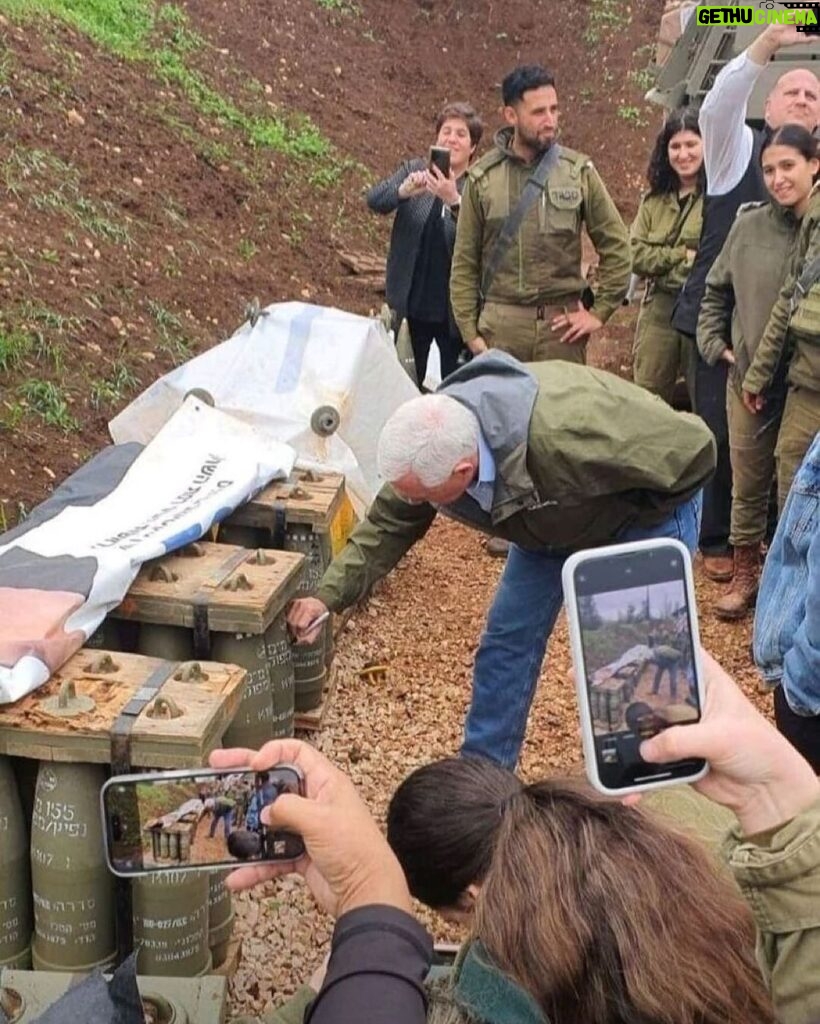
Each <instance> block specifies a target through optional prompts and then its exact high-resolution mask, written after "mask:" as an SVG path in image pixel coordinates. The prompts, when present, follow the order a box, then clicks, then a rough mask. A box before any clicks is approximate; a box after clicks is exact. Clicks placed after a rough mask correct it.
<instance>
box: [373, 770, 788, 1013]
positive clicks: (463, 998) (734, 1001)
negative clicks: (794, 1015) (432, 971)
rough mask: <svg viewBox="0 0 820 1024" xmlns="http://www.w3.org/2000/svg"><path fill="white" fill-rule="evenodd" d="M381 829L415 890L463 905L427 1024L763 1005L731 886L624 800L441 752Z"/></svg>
mask: <svg viewBox="0 0 820 1024" xmlns="http://www.w3.org/2000/svg"><path fill="white" fill-rule="evenodd" d="M388 841H389V842H390V845H391V846H392V847H393V850H394V852H395V853H396V855H397V857H398V859H399V862H400V863H401V865H402V867H403V868H404V871H405V875H406V876H407V880H408V884H409V887H410V891H411V893H412V894H413V895H414V896H416V897H418V898H419V899H421V900H423V901H424V902H427V903H429V904H431V905H433V906H435V907H436V908H437V909H439V910H440V911H442V912H443V913H444V916H446V917H449V918H450V919H452V918H453V917H459V918H461V919H462V920H463V919H464V917H465V915H466V913H467V912H468V911H469V908H470V907H471V906H472V905H474V916H473V924H472V936H471V938H470V940H469V941H468V943H467V944H466V945H465V946H464V947H463V948H462V951H461V953H460V954H459V959H458V961H457V964H456V968H455V971H454V976H453V978H452V979H451V980H450V981H448V982H447V983H446V984H445V985H443V986H441V985H439V986H436V987H434V988H433V989H432V992H431V1011H430V1013H429V1014H428V1024H465V1022H467V1021H469V1022H470V1024H477V1022H487V1024H496V1022H497V1021H498V1020H499V1017H498V1007H499V1006H501V1005H506V1006H509V1007H518V1010H516V1011H515V1012H512V1013H508V1014H505V1016H504V1017H503V1019H504V1021H505V1024H506V1022H509V1024H530V1022H535V1021H539V1022H545V1021H548V1022H549V1024H581V1022H583V1024H748V1022H751V1021H754V1022H756V1024H766V1022H774V1020H775V1017H774V1012H773V1009H772V1003H771V1000H770V998H769V995H768V994H767V992H766V989H765V986H764V984H763V981H762V979H761V976H760V972H759V968H758V966H757V963H756V961H755V956H754V950H755V928H754V922H753V920H752V916H751V914H750V913H749V910H748V908H747V906H746V904H745V903H744V902H743V900H742V899H741V897H740V895H739V892H738V890H737V887H736V886H734V885H733V884H732V883H731V881H730V880H729V879H728V878H727V877H726V876H724V875H723V874H721V873H719V872H718V870H717V867H716V865H715V864H714V862H713V859H712V858H711V856H710V854H709V853H708V852H707V850H706V848H705V847H703V846H701V845H700V844H699V843H698V842H696V841H694V840H691V839H689V838H687V837H685V836H684V835H682V834H681V833H678V832H676V831H674V830H673V829H671V828H667V827H666V826H664V825H662V824H661V823H660V822H659V821H658V820H657V819H656V818H654V817H653V816H651V815H650V814H648V813H643V812H642V811H641V810H640V809H639V808H633V807H624V806H623V805H621V804H620V803H617V802H613V801H611V800H606V799H605V798H603V797H600V796H598V795H597V794H593V793H592V792H591V791H588V790H586V789H585V788H584V787H583V786H582V785H580V784H576V783H574V782H572V781H563V780H562V781H557V780H546V781H543V782H537V783H534V784H532V785H528V786H525V785H523V784H522V783H521V782H520V781H519V780H518V779H516V777H515V776H514V775H513V774H512V773H511V772H509V771H507V770H506V769H504V768H501V767H499V766H498V765H496V764H495V763H493V762H491V761H485V760H480V759H467V758H459V759H456V758H450V759H447V760H445V761H440V762H437V763H435V764H431V765H427V766H425V767H423V768H420V769H419V770H418V771H416V772H414V773H413V774H412V775H411V776H410V777H409V778H408V779H406V780H405V782H404V783H403V784H402V785H401V786H400V787H399V789H398V790H397V792H396V794H395V795H394V797H393V800H392V801H391V804H390V808H389V811H388ZM459 889H460V891H456V890H459Z"/></svg>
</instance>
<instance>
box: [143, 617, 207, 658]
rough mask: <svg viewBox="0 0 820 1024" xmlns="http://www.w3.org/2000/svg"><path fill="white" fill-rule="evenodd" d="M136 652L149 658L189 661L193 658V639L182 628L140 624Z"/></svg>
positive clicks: (148, 623) (188, 632)
mask: <svg viewBox="0 0 820 1024" xmlns="http://www.w3.org/2000/svg"><path fill="white" fill-rule="evenodd" d="M137 650H138V652H139V653H140V654H146V655H148V657H151V658H165V659H166V661H190V660H191V659H192V658H193V656H194V637H193V634H192V633H191V631H190V630H189V629H183V628H182V626H163V625H160V624H159V623H155V622H142V623H140V638H139V644H138V646H137Z"/></svg>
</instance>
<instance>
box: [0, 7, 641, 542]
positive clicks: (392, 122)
mask: <svg viewBox="0 0 820 1024" xmlns="http://www.w3.org/2000/svg"><path fill="white" fill-rule="evenodd" d="M84 8H87V10H86V12H85V13H82V11H83V9H84ZM660 8H661V4H660V0H636V2H634V3H633V4H632V5H631V6H624V5H621V4H616V3H615V0H576V2H574V3H571V4H567V5H563V6H562V7H561V17H560V20H559V18H558V17H557V16H556V14H555V8H554V6H553V5H552V4H550V3H548V2H547V0H510V2H507V3H504V4H500V3H498V2H491V0H477V2H472V3H469V4H468V3H459V2H457V0H455V2H454V0H449V2H444V0H407V2H401V3H396V2H395V0H294V2H291V3H288V4H278V3H276V4H271V3H269V2H268V0H230V2H227V0H225V2H223V3H219V4H217V3H214V2H212V0H189V2H187V3H182V4H174V3H166V4H162V5H160V4H159V3H154V2H153V0H117V2H115V0H104V2H100V3H98V4H95V5H76V4H71V3H69V2H68V0H0V139H2V140H3V143H2V146H0V200H1V201H0V464H2V467H3V469H4V471H5V472H4V473H3V484H2V487H0V529H2V528H3V527H4V525H5V526H10V525H13V523H14V522H15V521H16V519H17V517H18V515H19V514H20V513H21V512H25V511H26V510H27V509H29V508H30V507H31V506H32V505H33V504H35V503H36V502H38V501H40V500H41V499H42V498H43V497H44V495H45V494H46V493H47V492H48V491H49V490H50V489H51V488H52V487H53V486H54V484H55V482H57V481H59V480H60V479H62V478H63V477H64V476H65V475H66V474H67V473H68V472H70V471H71V470H72V469H74V468H76V466H77V465H78V464H79V463H80V462H82V461H84V460H85V459H86V458H87V457H88V456H89V455H90V454H91V453H92V452H93V451H95V450H96V449H97V448H98V447H99V446H100V445H102V444H104V443H105V442H106V440H107V435H106V430H105V424H106V422H107V420H108V419H110V418H111V416H112V415H113V414H114V413H115V412H116V411H117V410H118V409H119V408H120V407H121V406H122V405H124V404H125V403H126V402H127V401H128V400H129V399H130V398H131V397H133V395H134V394H136V393H138V392H139V390H141V389H142V388H143V387H144V386H145V385H146V384H148V383H149V382H150V381H151V380H152V379H154V378H155V377H156V376H157V375H159V374H160V373H162V372H164V371H166V370H167V369H168V368H169V367H171V366H172V365H173V364H174V363H178V362H180V361H182V360H184V359H186V358H189V357H190V356H191V355H192V354H194V353H196V352H198V351H200V350H202V349H203V348H205V347H208V346H210V345H212V344H214V343H216V342H218V341H220V340H223V339H224V338H225V337H227V336H229V335H230V334H231V333H232V332H233V330H235V329H236V327H237V326H239V324H240V323H241V322H242V320H243V319H244V317H243V312H242V311H243V308H244V305H245V303H246V302H247V301H248V300H249V299H250V298H252V297H253V296H259V298H260V299H261V301H262V303H263V304H266V303H268V302H272V301H282V300H289V299H294V298H295V299H300V298H303V299H309V300H312V301H315V302H318V303H322V304H335V305H339V306H342V307H345V308H348V309H351V310H354V311H358V312H363V313H366V312H367V311H368V310H369V309H371V308H374V307H377V306H378V305H379V303H380V301H381V300H380V296H379V295H378V294H376V293H375V292H374V291H373V290H372V289H369V288H363V287H362V286H361V285H360V284H358V283H357V282H356V280H355V279H354V278H350V277H347V276H345V274H344V271H343V269H342V267H341V264H340V263H339V260H338V256H337V249H338V248H339V247H340V246H344V247H345V248H347V249H352V250H358V251H371V252H373V253H374V254H377V255H380V254H382V253H383V252H384V250H385V245H386V239H387V234H388V229H389V224H388V223H387V219H384V220H382V219H380V218H377V217H375V216H374V215H372V214H369V213H368V212H367V210H366V209H365V207H364V204H363V202H362V192H363V189H364V187H365V186H366V185H367V184H369V183H370V182H372V181H373V180H375V179H376V178H378V177H379V176H381V175H383V174H385V173H388V172H389V171H391V170H392V169H393V168H394V166H395V165H396V164H397V163H398V162H399V161H400V160H401V159H404V158H405V157H407V156H410V155H414V154H417V153H420V152H423V151H424V149H425V148H426V146H427V145H428V144H429V142H430V141H431V134H432V124H431V122H432V120H433V118H434V115H435V112H436V110H437V109H438V108H439V106H440V105H441V104H442V103H443V102H444V101H446V100H450V99H461V98H467V99H469V100H471V101H472V102H473V103H474V104H475V105H476V106H477V107H478V108H479V109H480V110H481V112H482V114H483V115H484V117H485V120H486V122H487V126H488V130H487V133H486V137H485V138H486V142H487V143H488V142H489V140H490V139H491V136H492V132H493V130H494V129H495V128H496V127H498V125H499V123H500V120H499V113H498V108H499V95H498V85H499V83H500V80H501V78H502V77H503V75H504V73H505V72H506V71H507V70H509V69H510V68H511V67H513V66H514V65H515V64H517V63H519V62H522V61H528V60H540V61H543V62H545V63H546V64H548V65H549V66H551V67H552V68H554V69H555V73H556V75H557V77H558V84H559V89H560V99H561V103H562V106H563V139H564V141H565V142H566V143H567V144H569V145H572V146H574V147H576V148H578V149H581V150H583V151H585V152H587V153H589V154H590V155H591V156H592V157H593V159H594V160H595V161H596V164H597V165H598V166H599V168H600V169H601V171H602V173H603V175H604V178H605V180H606V181H607V182H608V184H609V186H610V188H611V191H612V193H613V195H614V196H615V198H616V200H617V202H618V204H619V206H620V207H621V209H622V211H623V213H624V215H625V216H629V215H630V214H631V213H632V212H633V210H634V207H635V203H636V199H637V196H638V194H639V191H640V174H641V171H642V168H643V165H644V163H645V159H646V153H647V143H648V138H649V136H650V135H651V131H652V130H654V127H655V125H656V123H657V119H658V112H657V111H656V110H654V109H650V108H648V107H646V106H645V105H644V104H643V102H642V100H641V96H642V92H643V89H644V88H645V86H646V77H645V76H646V71H645V69H646V67H647V65H648V64H649V63H650V59H651V40H652V39H653V38H654V36H655V34H656V31H657V26H658V23H659V19H660V13H661V11H660ZM78 9H79V11H80V12H81V13H79V14H78V13H77V10H78ZM650 121H651V128H650ZM611 335H612V336H613V337H615V338H618V339H620V341H622V342H624V341H625V340H626V339H627V338H628V335H629V329H628V328H627V329H625V328H624V327H623V326H622V327H621V328H619V327H618V325H617V323H616V324H615V325H614V326H613V328H612V329H611ZM610 361H611V363H612V364H613V365H615V364H619V363H622V362H623V360H622V359H620V358H619V357H618V358H616V357H612V356H610Z"/></svg>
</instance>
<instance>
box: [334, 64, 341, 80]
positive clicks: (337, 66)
mask: <svg viewBox="0 0 820 1024" xmlns="http://www.w3.org/2000/svg"><path fill="white" fill-rule="evenodd" d="M333 74H334V75H335V76H336V77H337V78H339V77H340V76H341V74H342V69H341V68H340V67H339V65H338V64H337V65H336V67H335V68H334V69H333Z"/></svg>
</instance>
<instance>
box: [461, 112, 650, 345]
mask: <svg viewBox="0 0 820 1024" xmlns="http://www.w3.org/2000/svg"><path fill="white" fill-rule="evenodd" d="M511 141H512V128H502V129H501V131H499V132H498V133H497V135H496V137H495V147H494V148H493V149H492V150H490V152H489V153H487V154H486V155H485V156H483V157H482V158H481V159H480V160H478V161H477V162H476V163H475V164H474V165H473V166H472V167H471V168H470V170H469V171H468V172H467V184H466V186H465V188H464V193H463V195H462V198H461V207H460V210H459V215H458V225H457V231H456V243H455V249H454V251H453V264H452V270H451V272H450V300H451V302H452V306H453V313H454V315H455V319H456V324H457V325H458V329H459V330H460V331H461V336H462V337H463V338H464V340H465V341H471V340H472V339H473V338H475V337H476V335H477V334H478V317H479V314H480V312H481V308H482V306H483V304H484V302H500V303H508V304H510V305H515V306H538V305H541V304H549V305H556V304H560V303H561V302H562V301H563V300H565V299H570V298H577V297H578V296H580V295H581V294H582V292H583V291H584V289H585V288H586V287H587V283H586V281H585V280H584V277H583V275H582V273H581V227H582V226H585V227H586V229H587V232H588V234H589V237H590V238H591V239H592V242H593V245H594V246H595V248H596V250H597V252H598V255H599V257H600V262H599V264H598V275H597V284H596V291H595V304H594V306H593V312H594V313H595V315H596V316H597V317H598V318H599V320H601V321H602V322H605V321H606V320H608V319H609V317H610V316H611V315H612V314H613V312H614V311H615V310H616V309H617V308H618V306H620V304H621V301H622V300H623V298H624V296H625V295H626V290H627V286H628V284H629V273H630V262H631V261H630V256H629V239H628V235H627V230H626V227H625V226H624V223H623V221H622V220H621V216H620V214H619V213H618V210H617V208H616V206H615V204H614V203H613V202H612V199H611V198H610V196H609V193H608V192H607V190H606V187H605V186H604V183H603V182H602V181H601V178H600V176H599V175H598V172H597V171H596V170H595V168H594V167H593V165H592V161H591V160H590V159H589V157H587V156H584V155H583V153H577V152H576V151H575V150H572V149H567V148H566V147H564V146H561V147H560V156H559V159H558V165H557V166H556V167H555V168H554V169H553V170H552V172H551V173H550V176H549V178H548V179H547V183H546V187H545V189H544V192H543V194H542V196H541V199H540V200H538V201H536V202H535V203H533V205H532V206H531V207H530V208H529V210H527V212H526V214H525V216H524V220H523V222H522V224H521V227H520V228H519V230H518V235H517V237H516V238H515V239H514V240H513V241H512V243H511V244H510V245H509V247H508V248H507V251H506V252H505V253H504V257H503V259H502V260H501V263H500V265H499V268H498V272H497V273H496V275H495V278H494V279H493V281H492V282H491V283H490V289H489V294H488V295H484V296H482V295H481V275H482V268H483V267H484V265H485V264H486V261H487V260H488V259H489V256H490V253H491V252H492V250H493V248H494V246H495V242H496V239H497V238H498V235H499V232H500V231H501V228H502V226H503V224H504V221H505V220H506V219H507V216H508V215H509V214H510V213H511V212H512V211H513V210H514V209H515V207H516V205H517V203H518V200H519V197H520V196H521V192H522V191H523V189H524V185H525V184H526V183H527V180H528V178H529V177H530V174H531V173H532V171H533V170H534V166H533V165H532V164H526V163H524V161H523V160H522V159H521V158H520V157H518V156H516V154H515V153H514V152H513V151H512V148H511Z"/></svg>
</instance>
